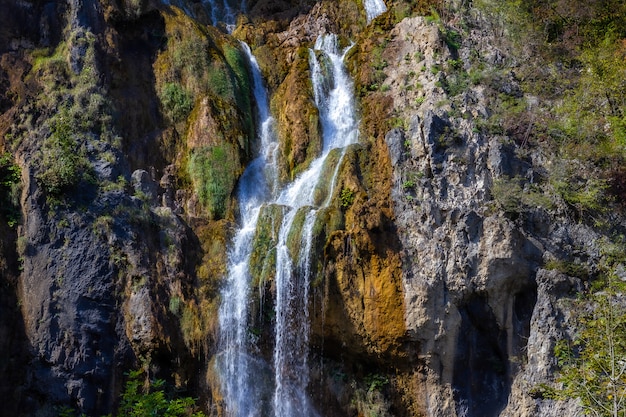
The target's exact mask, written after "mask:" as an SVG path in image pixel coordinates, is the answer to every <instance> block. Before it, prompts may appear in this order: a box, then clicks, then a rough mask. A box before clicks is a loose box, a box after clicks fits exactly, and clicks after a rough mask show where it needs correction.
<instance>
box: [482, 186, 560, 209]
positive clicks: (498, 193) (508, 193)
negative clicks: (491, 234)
mask: <svg viewBox="0 0 626 417" xmlns="http://www.w3.org/2000/svg"><path fill="white" fill-rule="evenodd" d="M522 185H524V187H522ZM491 195H492V196H493V198H494V200H495V203H496V206H497V207H498V208H499V209H500V210H502V211H504V212H505V213H510V214H519V213H521V212H523V211H525V210H527V209H529V208H533V207H543V208H545V209H550V208H552V202H551V200H550V198H549V197H548V196H546V195H545V194H544V193H542V192H541V190H540V189H539V188H538V187H537V186H536V185H533V184H524V181H523V179H522V178H519V177H514V178H507V177H501V178H497V179H496V180H494V182H493V186H492V187H491Z"/></svg>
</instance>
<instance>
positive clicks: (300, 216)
mask: <svg viewBox="0 0 626 417" xmlns="http://www.w3.org/2000/svg"><path fill="white" fill-rule="evenodd" d="M310 210H311V208H310V207H301V208H300V209H299V210H298V212H297V213H296V215H295V217H294V219H293V222H292V223H291V229H290V230H289V234H288V235H287V248H289V254H290V255H291V259H299V257H300V247H301V245H302V227H303V226H304V221H305V220H306V215H307V213H308V212H309V211H310Z"/></svg>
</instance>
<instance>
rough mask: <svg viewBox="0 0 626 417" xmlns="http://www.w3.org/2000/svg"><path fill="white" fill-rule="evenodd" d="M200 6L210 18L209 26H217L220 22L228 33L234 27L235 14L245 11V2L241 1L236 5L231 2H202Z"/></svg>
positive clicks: (244, 0) (219, 0) (209, 0)
mask: <svg viewBox="0 0 626 417" xmlns="http://www.w3.org/2000/svg"><path fill="white" fill-rule="evenodd" d="M202 5H203V6H204V7H205V10H207V11H208V13H209V16H210V17H211V24H212V25H213V26H217V24H218V23H220V22H222V23H224V24H225V25H226V27H227V28H228V31H229V32H232V30H233V29H234V27H235V23H236V20H237V14H239V13H241V12H243V11H245V10H246V9H247V5H246V0H241V2H240V3H238V4H235V2H234V1H232V0H202Z"/></svg>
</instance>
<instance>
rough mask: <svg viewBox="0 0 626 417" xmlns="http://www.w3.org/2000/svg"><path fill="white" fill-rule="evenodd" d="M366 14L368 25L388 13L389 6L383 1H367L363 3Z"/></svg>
mask: <svg viewBox="0 0 626 417" xmlns="http://www.w3.org/2000/svg"><path fill="white" fill-rule="evenodd" d="M363 7H364V8H365V14H366V15H367V23H369V22H371V21H372V20H374V19H375V18H376V17H378V16H380V15H381V14H383V13H385V12H386V11H387V6H386V5H385V2H384V1H383V0H365V1H364V2H363Z"/></svg>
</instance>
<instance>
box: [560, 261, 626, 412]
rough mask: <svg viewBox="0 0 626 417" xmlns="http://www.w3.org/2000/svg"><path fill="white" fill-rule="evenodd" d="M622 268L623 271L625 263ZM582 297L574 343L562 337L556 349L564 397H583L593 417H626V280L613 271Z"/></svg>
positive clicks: (586, 407) (561, 393)
mask: <svg viewBox="0 0 626 417" xmlns="http://www.w3.org/2000/svg"><path fill="white" fill-rule="evenodd" d="M620 268H622V272H623V267H620ZM595 287H596V288H595V291H594V292H592V293H590V294H586V295H585V299H584V300H581V301H580V303H581V306H580V307H581V310H582V312H581V313H580V315H579V316H578V318H577V319H578V320H577V322H578V324H579V326H580V328H579V331H578V333H577V335H576V337H575V338H574V340H573V341H571V342H568V341H565V340H562V341H559V343H557V345H556V346H555V349H554V353H555V356H556V357H557V359H558V363H559V366H560V367H561V372H560V375H559V379H558V382H559V383H561V384H562V386H563V389H562V390H560V391H559V392H558V393H559V395H561V396H563V397H568V398H579V399H580V401H581V403H582V404H583V406H584V407H585V409H586V410H587V413H588V414H590V415H594V416H607V417H623V416H625V415H626V304H625V303H624V298H623V294H624V291H626V282H624V281H623V280H622V279H620V277H618V276H617V274H616V273H615V269H612V270H611V271H609V272H608V273H607V274H606V276H605V277H604V278H603V280H602V281H600V285H598V284H596V285H595Z"/></svg>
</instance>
